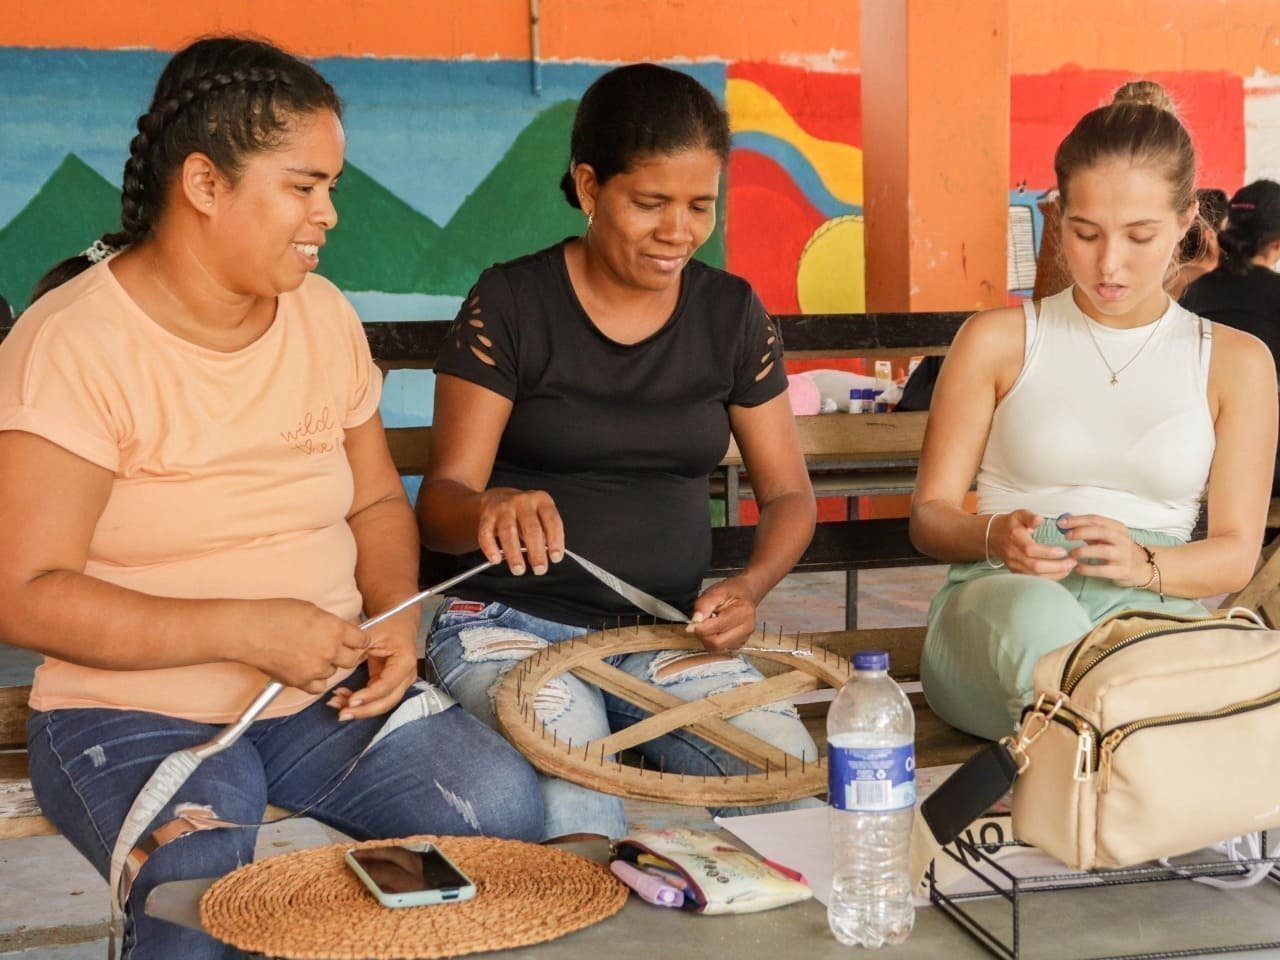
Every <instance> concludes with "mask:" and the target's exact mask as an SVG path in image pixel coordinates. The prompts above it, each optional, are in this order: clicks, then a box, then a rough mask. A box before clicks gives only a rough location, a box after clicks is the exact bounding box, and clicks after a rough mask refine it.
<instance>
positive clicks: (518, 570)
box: [511, 564, 524, 577]
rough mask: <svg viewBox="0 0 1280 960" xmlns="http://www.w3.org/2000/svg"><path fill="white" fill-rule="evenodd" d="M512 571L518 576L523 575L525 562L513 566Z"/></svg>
mask: <svg viewBox="0 0 1280 960" xmlns="http://www.w3.org/2000/svg"><path fill="white" fill-rule="evenodd" d="M511 572H512V573H514V574H515V575H516V576H517V577H518V576H521V575H522V574H523V573H524V564H520V565H519V566H515V567H512V568H511Z"/></svg>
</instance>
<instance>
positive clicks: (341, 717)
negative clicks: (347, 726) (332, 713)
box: [338, 710, 351, 722]
mask: <svg viewBox="0 0 1280 960" xmlns="http://www.w3.org/2000/svg"><path fill="white" fill-rule="evenodd" d="M350 719H351V714H349V713H347V711H345V710H343V711H342V712H341V713H340V714H338V720H339V721H340V722H346V721H347V720H350Z"/></svg>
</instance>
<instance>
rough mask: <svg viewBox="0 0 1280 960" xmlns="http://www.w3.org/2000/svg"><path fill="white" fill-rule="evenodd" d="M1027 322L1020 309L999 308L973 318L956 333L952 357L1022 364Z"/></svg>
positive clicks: (951, 352)
mask: <svg viewBox="0 0 1280 960" xmlns="http://www.w3.org/2000/svg"><path fill="white" fill-rule="evenodd" d="M1025 339H1026V321H1025V319H1024V316H1023V312H1022V309H1021V308H1020V307H995V308H993V309H991V310H980V311H978V312H977V313H975V314H974V315H973V316H971V317H970V318H969V319H968V320H966V321H965V322H964V324H963V325H962V326H961V327H960V330H959V332H957V333H956V337H955V340H954V341H953V342H952V344H951V350H950V352H949V354H948V356H954V355H960V356H961V357H965V358H971V359H974V360H977V359H979V358H982V359H984V360H985V361H987V362H989V363H991V364H993V365H995V366H1002V365H1004V364H1007V363H1010V362H1015V363H1017V364H1018V365H1019V366H1021V364H1022V355H1023V347H1024V343H1023V341H1024V340H1025Z"/></svg>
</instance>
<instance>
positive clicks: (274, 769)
mask: <svg viewBox="0 0 1280 960" xmlns="http://www.w3.org/2000/svg"><path fill="white" fill-rule="evenodd" d="M367 677H368V674H367V671H366V669H365V668H364V667H363V666H362V667H360V668H359V670H357V671H356V673H355V674H353V675H352V676H351V678H350V682H349V685H353V689H358V688H360V687H362V686H364V685H365V684H366V683H367ZM420 692H421V690H420V689H415V688H414V687H411V688H410V689H409V691H408V692H407V693H406V695H405V699H409V698H410V697H412V696H414V695H416V694H417V693H420ZM324 699H326V698H321V699H320V700H318V701H316V702H315V703H313V704H312V705H311V706H309V707H307V708H306V709H304V710H300V711H299V712H298V713H295V714H292V715H291V716H287V717H279V718H275V719H270V720H259V721H258V722H257V723H255V724H253V725H252V726H250V728H249V730H248V732H246V733H245V735H244V736H243V737H241V738H240V740H239V741H237V742H236V743H235V744H234V745H233V746H232V747H230V748H228V749H227V750H224V751H223V752H222V753H219V754H216V755H214V756H212V757H210V758H209V759H207V760H205V761H204V762H203V763H202V764H201V765H200V766H199V767H197V768H196V770H195V773H193V774H192V776H191V779H190V780H188V781H187V782H186V783H185V784H184V785H183V786H182V788H181V789H180V790H179V791H178V794H177V796H176V797H175V798H174V799H173V800H172V801H170V803H169V804H168V805H167V806H166V807H165V808H164V810H162V811H161V813H160V815H159V816H158V817H157V818H156V819H155V821H154V822H153V826H159V825H160V824H163V823H167V822H168V821H170V820H172V819H173V816H174V813H173V811H174V808H175V807H176V806H178V805H179V804H182V803H197V804H207V805H209V806H211V807H212V808H213V810H214V812H215V813H216V814H217V815H218V816H219V817H222V818H223V819H227V820H235V821H239V822H242V823H254V822H256V821H259V820H261V819H262V815H263V811H264V810H265V808H266V805H267V804H268V803H274V804H277V805H278V806H282V807H285V808H286V809H290V810H301V809H303V808H304V807H306V806H307V805H308V804H309V803H312V802H313V801H315V800H316V798H318V797H320V796H322V795H323V794H324V792H325V791H326V790H327V789H329V787H331V786H332V784H333V783H334V782H335V781H336V780H337V779H338V778H339V777H340V776H341V775H342V773H343V772H344V771H345V770H346V769H347V766H348V765H349V764H350V762H351V761H352V760H353V759H354V758H355V757H356V756H358V755H359V754H360V752H361V751H362V750H363V749H364V748H365V746H366V745H367V744H368V743H369V741H370V740H371V739H372V738H373V736H374V734H376V733H377V732H378V730H379V728H380V727H381V726H382V723H383V720H384V719H385V717H373V718H371V719H368V720H350V721H347V722H342V723H340V722H339V721H338V715H337V711H335V710H334V709H332V708H331V707H327V706H325V704H324ZM220 729H221V726H219V725H210V724H204V723H195V722H192V721H189V720H180V719H175V718H173V717H167V716H164V715H161V714H154V713H144V712H141V711H134V710H106V709H66V710H53V711H49V712H47V713H42V712H33V713H32V715H31V718H30V720H29V722H28V725H27V742H28V749H29V751H30V767H31V785H32V787H33V788H34V789H35V794H36V798H37V799H38V800H39V801H40V805H41V807H42V808H43V810H44V814H45V816H47V817H48V818H49V819H50V820H52V821H53V823H54V824H55V825H56V826H57V827H58V829H59V830H60V831H61V832H62V834H63V836H65V837H66V838H67V839H68V840H70V841H71V843H72V844H73V845H74V846H75V847H76V849H77V850H79V851H80V853H81V854H83V855H84V856H85V858H86V859H88V860H89V862H90V863H92V864H93V866H94V867H95V868H96V869H97V870H98V872H99V873H101V874H102V875H103V876H104V877H106V876H107V871H108V869H109V866H110V861H111V849H112V846H113V845H114V844H115V840H116V835H117V834H118V833H119V830H120V826H121V824H122V823H123V821H124V817H125V814H126V812H127V811H128V809H129V807H130V805H131V804H132V803H133V799H134V797H135V796H136V795H137V793H138V791H139V790H140V789H141V788H142V786H143V784H144V783H145V782H146V780H147V778H148V777H150V776H151V773H152V772H153V771H154V770H155V768H156V767H157V766H159V764H160V761H161V760H163V759H164V758H165V757H166V756H168V755H169V754H170V753H172V752H174V751H175V750H181V749H184V748H189V747H194V746H196V745H197V744H200V743H203V742H205V741H206V740H208V739H210V738H211V737H212V736H213V735H214V734H215V733H217V732H218V731H219V730H220ZM308 815H309V816H312V817H314V818H315V819H317V820H319V821H321V822H322V823H326V824H329V825H330V826H332V827H335V828H337V829H338V830H341V831H342V832H343V833H346V834H348V835H349V836H352V837H354V838H356V839H357V840H367V839H372V838H375V837H403V836H409V835H412V834H417V833H437V834H464V835H465V834H486V835H492V836H500V837H518V838H520V839H525V840H537V839H539V838H540V837H541V836H542V821H543V814H542V799H541V797H540V796H539V793H538V789H537V783H536V780H535V778H534V772H533V769H532V767H530V766H529V765H528V764H527V763H526V762H525V761H524V760H523V759H522V758H521V757H520V755H519V754H518V753H516V751H515V750H514V749H512V748H511V747H510V746H509V745H508V744H507V743H506V742H505V741H504V740H503V739H502V738H501V737H499V736H497V734H495V733H494V732H493V731H492V730H489V729H488V728H486V727H485V726H484V725H483V724H480V723H477V722H476V721H475V719H474V718H472V717H470V716H469V715H468V714H467V713H466V712H465V711H463V710H462V709H460V708H459V707H457V706H453V707H449V708H448V709H446V710H444V711H443V712H439V713H434V714H432V715H431V716H427V717H424V718H421V719H417V720H414V721H412V722H410V723H406V724H404V725H403V726H401V727H398V728H397V729H395V730H394V731H393V732H391V733H390V734H388V735H387V736H386V737H385V738H384V739H383V740H382V741H380V742H379V743H377V744H376V745H375V746H374V747H373V748H372V749H371V750H370V751H369V752H368V754H366V755H365V756H364V757H363V758H361V760H360V762H359V763H358V764H357V765H356V767H355V770H354V772H352V774H351V776H350V777H348V778H347V780H346V781H345V782H344V783H343V784H342V785H341V786H340V787H338V789H337V790H335V791H334V793H333V794H332V795H331V796H329V797H327V798H326V799H325V800H324V801H322V802H321V803H320V804H319V805H318V806H317V807H315V808H314V809H312V810H311V811H310V812H309V814H308ZM256 834H257V831H256V830H253V829H223V830H207V831H200V832H197V833H193V834H189V835H188V836H186V837H184V838H182V839H181V840H178V841H176V842H174V843H170V844H168V845H166V846H163V847H161V848H160V849H159V850H157V851H156V852H155V854H154V855H153V856H152V857H151V859H150V860H148V861H147V863H146V865H145V866H144V867H143V869H142V871H141V873H140V874H139V875H138V878H137V882H136V883H135V884H134V887H133V891H132V893H131V894H130V896H129V902H128V904H127V905H126V910H125V935H124V942H123V951H122V956H123V957H124V958H126V960H141V958H151V957H155V958H164V960H172V958H175V957H182V958H183V960H192V958H214V957H219V958H221V957H236V956H240V954H239V953H238V952H237V951H234V950H232V949H231V948H230V947H227V946H224V945H223V944H221V943H218V942H217V941H215V940H214V939H213V938H211V937H209V936H207V935H206V934H204V933H201V932H200V931H198V930H191V929H188V928H185V927H180V926H178V925H176V924H171V923H167V922H165V921H163V920H157V919H155V918H153V917H148V916H146V914H145V913H144V911H143V909H142V907H143V904H144V902H145V900H146V897H147V894H148V892H150V890H151V889H152V888H153V887H155V886H156V885H157V884H161V883H166V882H168V881H171V880H186V879H193V878H198V877H210V876H220V875H222V874H225V873H228V872H230V871H231V870H234V869H235V868H236V867H238V866H240V865H241V864H245V863H248V862H250V861H251V860H252V859H253V846H254V840H255V837H256Z"/></svg>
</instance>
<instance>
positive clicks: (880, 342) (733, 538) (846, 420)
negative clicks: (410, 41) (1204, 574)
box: [0, 314, 1280, 839]
mask: <svg viewBox="0 0 1280 960" xmlns="http://www.w3.org/2000/svg"><path fill="white" fill-rule="evenodd" d="M963 318H964V315H963V314H923V315H921V314H897V315H876V314H867V315H847V316H845V315H836V316H805V317H795V318H789V317H780V318H778V319H779V321H780V323H781V327H782V331H783V337H784V340H785V341H786V343H787V350H788V356H789V357H795V356H877V355H884V354H918V353H934V354H936V353H941V352H943V351H945V348H946V347H945V345H946V344H947V343H949V342H950V339H951V336H952V335H953V334H954V332H955V329H957V328H958V326H959V324H960V322H962V321H963ZM448 326H449V324H448V323H445V322H422V323H418V322H409V323H385V324H377V323H374V324H367V325H366V329H367V331H368V335H369V340H370V344H371V347H372V349H373V354H374V356H375V358H377V360H378V363H379V366H381V367H382V368H383V369H384V370H388V371H389V370H395V369H427V368H430V367H431V366H432V364H433V363H434V361H435V356H436V350H437V348H438V346H439V344H440V342H441V341H442V340H443V337H444V335H445V332H446V331H447V329H448ZM4 332H5V331H4V330H3V328H0V338H2V336H3V333H4ZM926 419H927V415H926V414H923V413H903V414H898V413H894V414H862V415H858V416H850V415H848V414H845V415H834V414H831V415H826V416H820V417H801V418H798V426H799V430H800V436H801V444H802V448H803V449H804V452H805V455H806V459H807V461H808V462H809V464H810V467H811V469H813V470H815V471H818V472H819V473H820V471H821V470H822V469H823V467H824V466H830V465H833V464H834V465H837V466H836V468H837V469H840V470H842V471H846V472H847V473H848V474H849V475H850V476H853V475H856V474H858V473H859V471H860V469H861V468H862V467H863V466H865V465H867V464H880V465H882V464H883V463H884V462H886V461H904V462H909V463H912V464H913V463H914V459H918V456H919V448H920V443H921V441H922V439H923V435H924V426H925V422H926ZM388 441H389V444H390V447H391V452H392V456H393V458H394V460H395V462H396V465H397V468H398V469H399V471H400V473H401V474H402V475H406V476H408V475H421V474H423V473H424V472H425V470H426V467H427V464H428V463H429V460H430V455H431V429H430V428H429V427H405V428H396V429H390V430H388ZM725 465H726V466H740V465H741V457H740V456H739V455H738V454H737V450H736V448H735V447H731V448H730V450H729V451H728V452H727V454H726V458H725ZM878 469H879V468H878V467H877V468H876V470H878ZM904 469H905V468H904ZM874 472H875V471H872V470H868V471H867V474H866V476H870V475H871V474H872V473H874ZM911 473H912V475H913V474H914V470H913V468H912V470H911ZM847 482H849V483H853V482H856V481H854V480H848V481H847ZM868 482H869V483H872V484H874V483H875V482H879V481H868ZM904 482H905V481H904ZM845 489H847V488H845ZM1277 516H1280V512H1277ZM753 536H754V529H753V528H750V527H738V526H731V527H730V526H726V527H715V528H713V529H712V563H711V569H710V570H709V571H708V573H709V575H710V576H727V575H730V574H732V573H734V572H736V571H738V570H741V569H742V567H743V566H744V565H745V563H746V560H747V558H748V556H749V555H750V549H751V543H752V539H753ZM934 562H936V561H933V560H931V559H929V558H927V557H924V556H923V555H921V554H920V553H919V552H918V551H916V550H915V548H914V547H912V546H911V543H910V540H909V538H908V536H907V521H906V519H886V520H848V521H829V522H824V523H820V524H819V525H818V528H817V530H816V532H815V535H814V538H813V541H812V543H811V544H810V545H809V548H808V549H807V550H806V551H805V554H804V556H803V557H802V558H801V560H800V562H799V563H798V564H797V566H796V568H795V569H796V571H797V572H816V571H826V570H843V571H846V572H848V571H854V572H856V571H858V570H865V569H875V568H886V567H904V566H913V565H921V564H931V563H934ZM1278 584H1280V553H1277V552H1276V551H1275V549H1274V545H1273V546H1272V547H1270V548H1268V551H1267V552H1264V555H1263V560H1262V564H1261V567H1260V570H1259V572H1258V574H1257V575H1256V576H1255V578H1254V580H1253V581H1252V582H1251V583H1250V585H1249V586H1248V587H1246V588H1245V590H1243V591H1241V593H1240V594H1238V595H1237V596H1236V597H1233V598H1231V599H1232V602H1238V603H1240V604H1243V605H1248V606H1253V607H1255V608H1257V609H1260V610H1261V611H1262V613H1263V615H1264V616H1265V617H1266V618H1267V619H1268V622H1269V623H1273V624H1276V623H1280V589H1277V585H1278ZM815 639H816V641H817V642H819V643H821V644H823V645H825V646H827V647H829V648H830V649H832V650H835V651H836V652H838V653H840V654H841V655H845V656H848V655H851V654H852V653H853V652H854V651H855V650H858V649H863V648H868V647H880V648H883V649H886V650H888V651H889V653H890V658H891V663H892V664H893V670H892V673H893V676H894V677H895V679H898V680H900V681H903V682H908V681H914V680H918V679H919V673H920V656H921V651H922V646H923V642H924V628H923V627H896V628H889V629H873V630H857V629H845V630H840V631H831V632H827V633H821V634H817V635H815ZM28 690H29V688H26V687H12V688H8V689H0V839H3V838H6V837H17V836H34V835H40V834H50V833H54V832H56V831H54V829H53V827H52V825H51V824H49V822H48V821H47V820H45V819H44V817H42V816H40V815H39V811H38V809H37V807H36V805H35V803H34V799H33V798H31V797H30V784H29V782H28V781H27V765H26V760H27V758H26V735H25V722H26V716H27V713H28V710H27V705H26V700H27V693H28ZM912 700H913V703H914V705H915V708H916V731H917V734H916V749H917V762H918V764H919V765H920V766H933V765H938V764H946V763H957V762H960V761H962V760H963V759H965V758H966V757H968V756H969V755H970V754H972V753H973V751H974V750H976V749H977V748H978V747H979V746H981V744H982V741H980V740H978V739H976V738H974V737H970V736H967V735H965V734H963V733H960V732H959V731H956V730H954V729H952V728H950V727H949V726H947V725H946V724H944V723H943V722H942V721H940V720H939V719H938V718H937V717H936V716H934V714H933V713H932V711H930V710H929V708H928V706H927V705H926V704H925V703H924V702H923V699H922V697H921V696H920V695H919V694H914V695H912ZM824 714H825V705H812V706H810V707H807V708H805V709H803V710H802V715H804V716H805V717H806V720H807V722H808V723H809V725H810V726H811V728H812V729H814V731H815V732H816V733H818V734H819V735H820V734H821V722H820V721H821V717H822V716H823V715H824Z"/></svg>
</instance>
